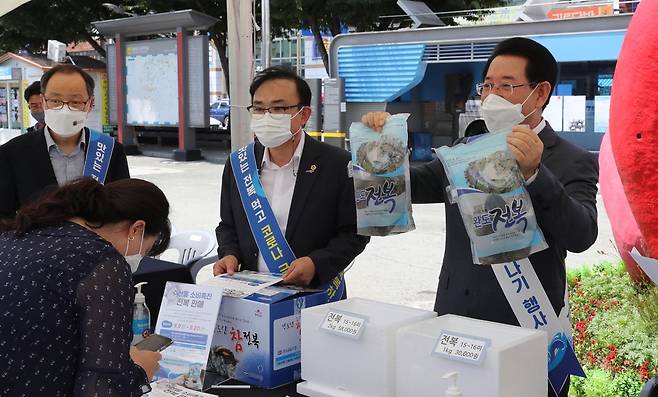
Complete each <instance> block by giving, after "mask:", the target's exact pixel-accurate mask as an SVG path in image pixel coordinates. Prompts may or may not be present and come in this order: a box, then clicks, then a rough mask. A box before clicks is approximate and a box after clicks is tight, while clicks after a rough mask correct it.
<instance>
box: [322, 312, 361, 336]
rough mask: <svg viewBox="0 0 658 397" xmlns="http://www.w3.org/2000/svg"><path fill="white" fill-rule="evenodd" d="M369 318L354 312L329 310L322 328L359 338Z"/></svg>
mask: <svg viewBox="0 0 658 397" xmlns="http://www.w3.org/2000/svg"><path fill="white" fill-rule="evenodd" d="M366 322H367V319H366V318H364V317H360V316H357V315H354V314H348V313H343V312H337V311H329V313H327V316H326V317H325V318H324V321H323V322H322V325H321V326H320V329H323V330H325V331H329V332H331V333H334V334H337V335H340V336H345V337H348V338H354V339H358V338H359V337H360V336H361V334H362V333H363V330H364V328H365V326H366Z"/></svg>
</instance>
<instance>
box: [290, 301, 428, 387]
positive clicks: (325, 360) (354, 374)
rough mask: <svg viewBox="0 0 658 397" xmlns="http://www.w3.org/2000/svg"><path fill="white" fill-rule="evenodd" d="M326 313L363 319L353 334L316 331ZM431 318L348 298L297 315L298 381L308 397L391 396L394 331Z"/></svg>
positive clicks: (423, 312)
mask: <svg viewBox="0 0 658 397" xmlns="http://www.w3.org/2000/svg"><path fill="white" fill-rule="evenodd" d="M329 312H333V313H337V314H339V315H341V316H343V319H345V318H350V317H354V318H361V319H365V322H364V325H363V326H362V327H360V328H361V332H360V333H358V335H355V336H350V335H344V334H341V333H340V332H331V331H328V330H326V329H322V328H321V326H322V324H323V323H324V322H325V319H327V317H328V314H329ZM435 316H436V313H434V312H430V311H426V310H420V309H414V308H410V307H404V306H397V305H391V304H387V303H381V302H375V301H371V300H367V299H360V298H352V299H348V300H344V301H339V302H334V303H330V304H326V305H322V306H317V307H311V308H308V309H304V310H302V379H304V380H305V382H302V383H300V384H298V385H297V391H298V392H299V393H301V394H303V395H306V396H310V397H330V396H331V397H357V396H359V397H365V396H372V397H393V396H395V362H396V353H395V337H396V334H397V330H398V329H399V328H400V327H403V326H406V325H409V324H411V323H414V322H417V321H421V320H425V319H428V318H432V317H435Z"/></svg>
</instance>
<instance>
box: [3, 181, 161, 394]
mask: <svg viewBox="0 0 658 397" xmlns="http://www.w3.org/2000/svg"><path fill="white" fill-rule="evenodd" d="M168 216H169V203H168V201H167V198H166V197H165V195H164V194H163V193H162V191H161V190H160V189H158V188H157V187H156V186H155V185H153V184H152V183H150V182H146V181H142V180H139V179H123V180H119V181H116V182H111V183H108V184H107V185H105V186H103V185H101V184H99V183H97V182H95V181H94V180H92V179H81V180H78V181H75V182H73V183H71V184H69V185H65V186H63V187H61V188H60V189H58V190H56V191H54V192H52V193H50V194H48V195H46V196H44V197H43V198H41V199H40V200H39V201H38V202H35V203H33V204H31V205H29V206H28V207H24V208H23V209H21V210H20V211H19V212H18V213H17V215H16V218H15V219H14V220H11V221H8V220H4V221H0V307H1V308H2V309H0V312H1V314H0V318H1V319H2V320H1V321H0V395H2V396H31V397H35V396H49V397H54V396H103V397H108V396H141V395H142V394H144V393H145V392H148V391H150V387H149V380H150V379H151V377H152V376H153V374H154V373H155V372H156V371H157V368H158V366H159V364H158V361H159V360H160V354H159V353H154V352H145V351H144V352H143V351H139V350H137V349H135V348H131V347H130V342H131V340H132V336H133V335H132V328H131V321H132V311H133V300H134V291H133V285H132V274H131V265H132V263H134V264H135V267H136V263H138V262H139V259H141V256H142V255H157V254H159V253H161V252H162V251H164V250H165V248H166V247H167V245H168V243H169V237H170V225H169V219H168ZM127 259H128V261H127ZM129 262H131V264H130V265H129ZM136 362H137V363H139V365H138V364H136Z"/></svg>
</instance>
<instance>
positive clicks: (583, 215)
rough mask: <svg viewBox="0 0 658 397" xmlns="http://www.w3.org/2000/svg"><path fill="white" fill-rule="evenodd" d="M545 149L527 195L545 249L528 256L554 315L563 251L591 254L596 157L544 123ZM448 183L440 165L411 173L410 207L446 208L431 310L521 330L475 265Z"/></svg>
mask: <svg viewBox="0 0 658 397" xmlns="http://www.w3.org/2000/svg"><path fill="white" fill-rule="evenodd" d="M539 138H540V139H541V140H542V142H543V143H544V152H543V154H542V159H541V163H540V166H539V173H538V174H537V178H536V179H535V180H534V182H532V183H531V184H530V185H528V186H527V190H528V192H529V193H530V197H531V199H532V204H533V206H534V209H535V213H536V216H537V223H538V224H539V226H540V227H541V230H542V231H543V233H544V238H545V239H546V242H547V243H548V245H549V248H547V249H545V250H543V251H540V252H537V253H535V254H533V255H531V256H530V262H531V263H532V265H533V267H534V268H535V271H536V272H537V276H538V277H539V280H540V281H541V283H542V285H543V286H544V289H545V290H546V293H547V295H548V298H549V299H550V301H551V303H552V304H553V308H554V309H555V312H556V314H558V315H559V314H560V310H561V309H562V307H563V306H564V294H565V279H566V275H565V265H564V259H565V257H566V254H567V251H571V252H582V251H584V250H586V249H587V248H589V247H590V246H591V245H592V244H593V243H594V241H595V240H596V236H597V233H598V229H597V224H596V192H597V187H596V184H597V182H598V163H597V161H596V159H595V157H594V156H593V155H592V154H591V153H589V152H587V151H585V150H583V149H581V148H579V147H577V146H575V145H573V144H571V143H569V142H568V141H566V140H564V139H562V138H560V137H559V136H558V135H557V134H556V133H555V132H554V131H553V129H552V128H551V127H550V126H549V125H548V124H547V125H546V128H544V129H543V130H542V131H541V132H540V133H539ZM447 185H448V182H447V177H446V175H445V172H444V170H443V166H442V165H441V162H440V161H439V160H434V161H432V162H430V163H426V164H423V165H420V166H414V167H413V168H412V171H411V189H412V200H413V202H414V203H438V202H445V203H446V246H445V253H444V256H443V266H442V268H441V275H440V277H439V286H438V290H437V295H436V303H435V306H434V310H435V311H436V312H437V313H439V315H442V314H447V313H452V314H458V315H462V316H467V317H472V318H479V319H483V320H490V321H496V322H499V323H506V324H512V325H519V323H518V321H517V320H516V317H515V316H514V313H513V312H512V309H511V308H510V306H509V303H508V302H507V299H506V298H505V295H504V294H503V291H502V289H501V288H500V286H499V284H498V281H497V280H496V276H495V275H494V273H493V270H492V269H491V267H490V266H482V265H476V264H473V259H472V256H471V248H470V240H469V238H468V235H467V234H466V229H465V228H464V223H463V221H462V218H461V216H460V214H459V209H458V208H457V204H447V203H449V201H448V200H447V199H446V197H445V195H446V193H445V187H446V186H447Z"/></svg>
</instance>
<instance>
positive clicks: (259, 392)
mask: <svg viewBox="0 0 658 397" xmlns="http://www.w3.org/2000/svg"><path fill="white" fill-rule="evenodd" d="M297 383H298V382H295V383H292V384H289V385H284V386H281V387H278V388H276V389H269V390H268V389H260V388H257V387H253V386H251V387H250V388H249V389H210V390H206V391H205V393H209V394H214V395H217V396H221V397H238V396H240V397H242V396H245V397H303V396H302V395H301V394H299V393H297ZM224 385H244V383H242V382H238V381H233V380H230V381H228V382H226V383H224Z"/></svg>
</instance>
